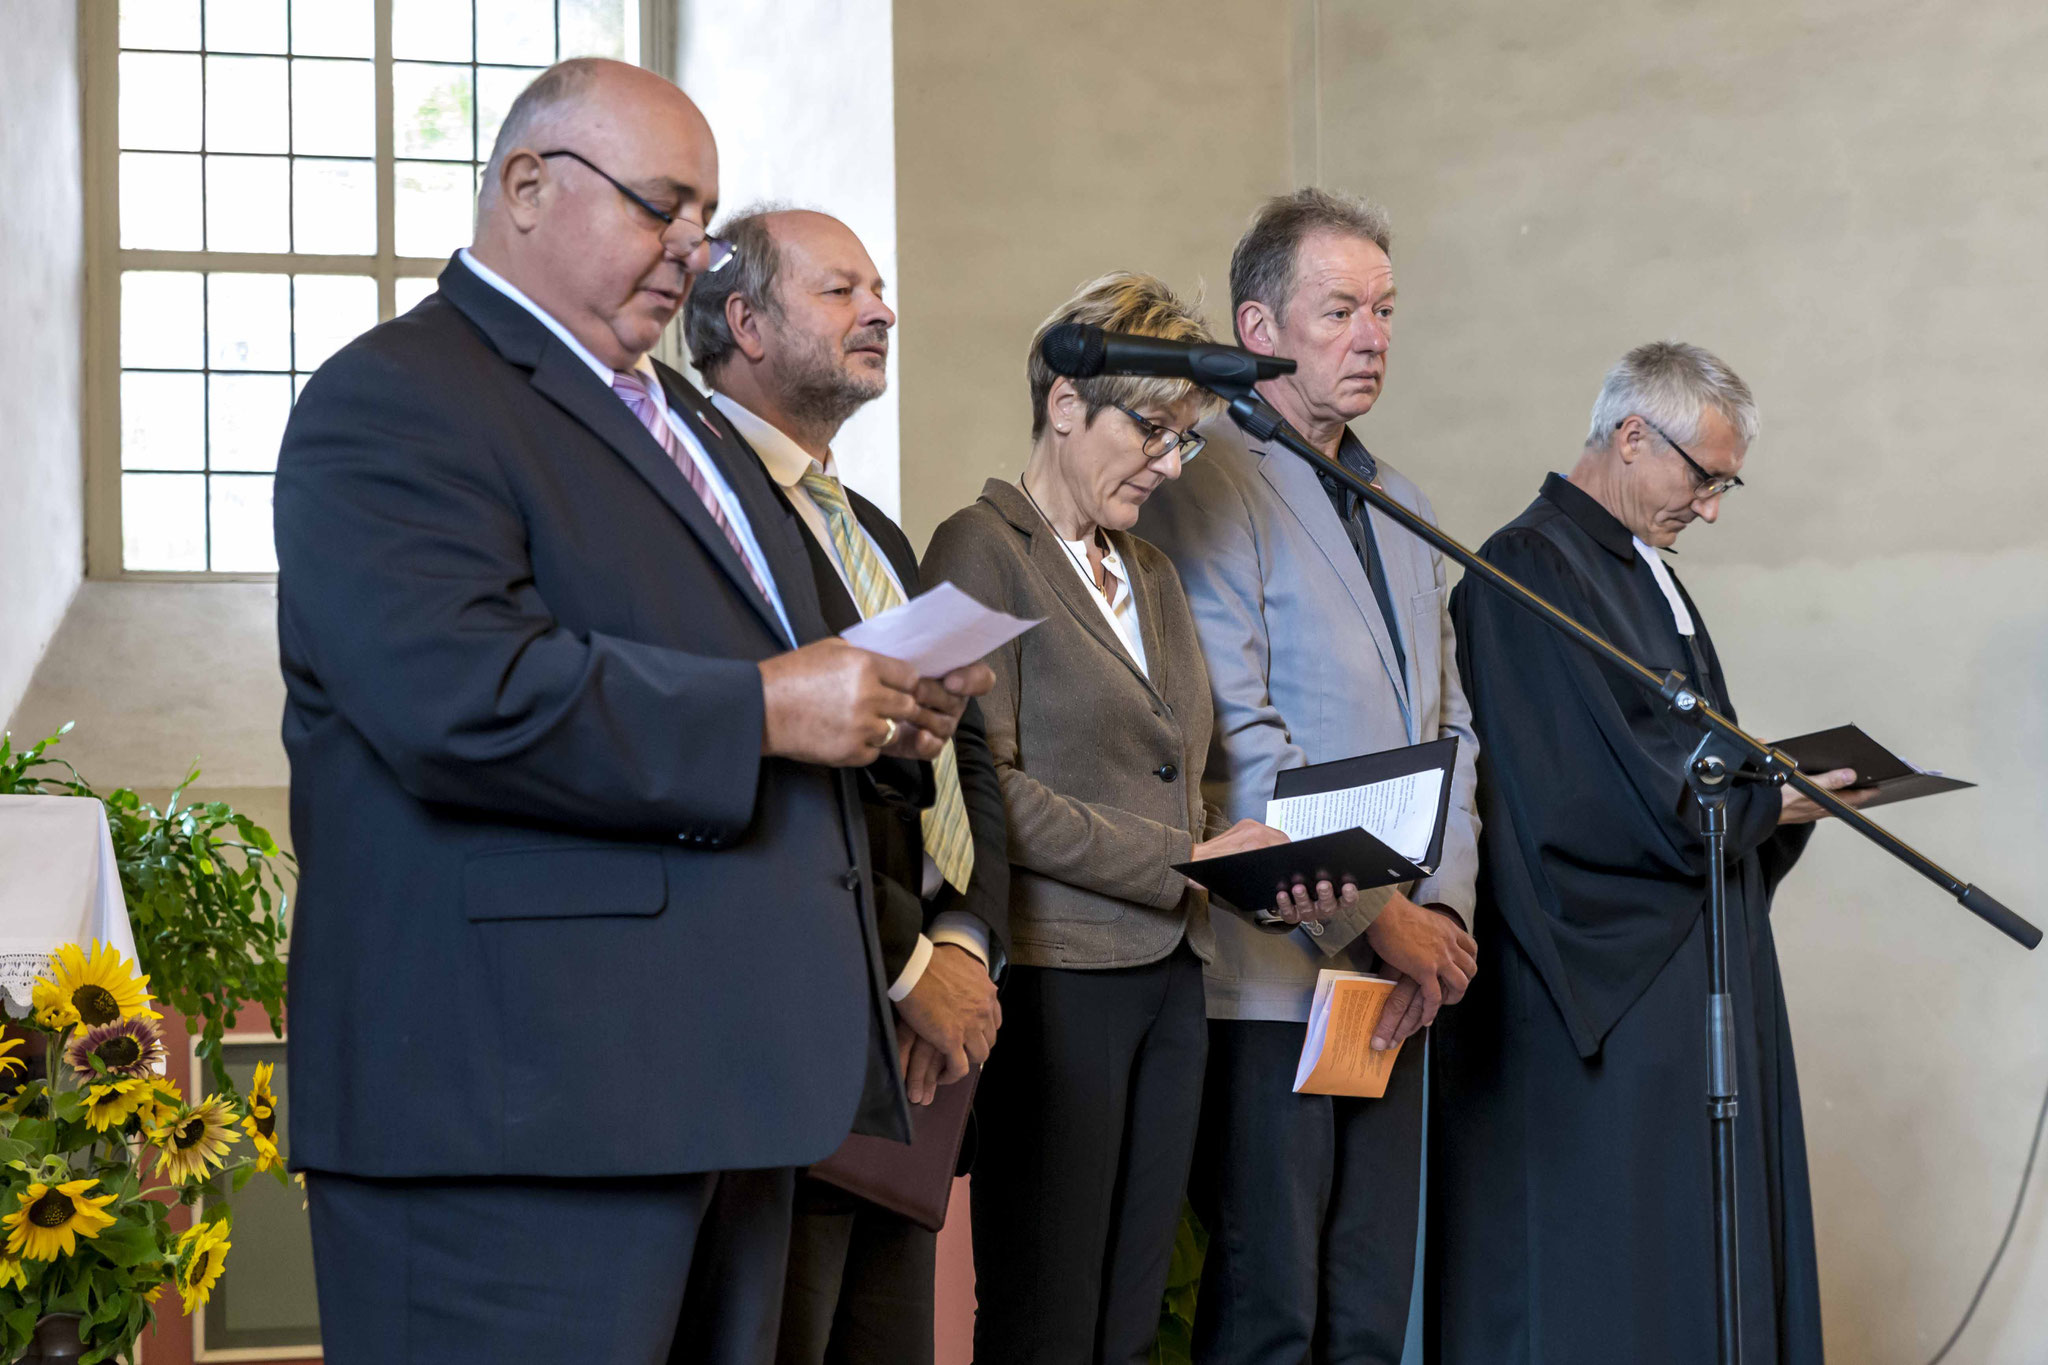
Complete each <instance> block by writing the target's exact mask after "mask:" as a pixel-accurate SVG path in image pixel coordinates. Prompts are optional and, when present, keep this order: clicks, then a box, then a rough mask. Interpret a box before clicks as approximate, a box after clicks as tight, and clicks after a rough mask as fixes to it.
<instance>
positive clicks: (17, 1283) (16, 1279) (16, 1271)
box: [0, 1256, 28, 1290]
mask: <svg viewBox="0 0 2048 1365" xmlns="http://www.w3.org/2000/svg"><path fill="white" fill-rule="evenodd" d="M9 1286H12V1287H13V1288H15V1289H22V1290H25V1289H27V1288H28V1269H27V1268H26V1267H25V1266H23V1265H22V1263H21V1258H20V1257H19V1256H0V1289H6V1288H8V1287H9Z"/></svg>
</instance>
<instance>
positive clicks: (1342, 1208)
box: [1189, 1019, 1424, 1365]
mask: <svg viewBox="0 0 2048 1365" xmlns="http://www.w3.org/2000/svg"><path fill="white" fill-rule="evenodd" d="M1301 1040H1302V1025H1300V1024H1291V1023H1279V1022H1267V1021H1263V1020H1234V1019H1217V1020H1213V1021H1211V1022H1210V1024H1209V1079H1208V1086H1207V1090H1206V1092H1205V1094H1204V1096H1203V1101H1202V1141H1201V1146H1200V1149H1199V1150H1198V1151H1197V1153H1196V1157H1195V1171H1194V1177H1193V1180H1192V1181H1191V1183H1190V1188H1189V1195H1190V1198H1191V1199H1192V1200H1193V1202H1194V1205H1195V1212H1196V1213H1197V1215H1198V1216H1199V1217H1200V1218H1201V1220H1202V1223H1203V1226H1205V1227H1206V1228H1207V1229H1208V1230H1209V1256H1208V1260H1207V1261H1206V1262H1205V1263H1204V1265H1203V1270H1202V1290H1201V1296H1200V1299H1199V1301H1198V1304H1197V1307H1196V1313H1195V1359H1196V1361H1198V1362H1200V1365H1282V1363H1283V1362H1284V1365H1301V1362H1303V1361H1308V1360H1313V1361H1316V1362H1317V1365H1354V1363H1355V1365H1366V1363H1367V1362H1370V1363H1371V1365H1400V1360H1401V1347H1402V1343H1403V1341H1404V1339H1405V1338H1406V1336H1407V1329H1408V1306H1409V1298H1410V1295H1411V1293H1412V1291H1413V1288H1414V1283H1415V1232H1416V1219H1417V1217H1418V1215H1419V1208H1420V1203H1421V1184H1422V1100H1423V1084H1424V1067H1423V1056H1424V1050H1423V1040H1422V1038H1420V1037H1416V1038H1411V1039H1409V1040H1408V1042H1407V1043H1406V1044H1405V1045H1404V1046H1403V1047H1402V1049H1401V1056H1400V1058H1399V1059H1398V1060H1397V1061H1396V1062H1395V1063H1394V1071H1393V1075H1392V1077H1391V1078H1390V1079H1389V1080H1388V1082H1387V1093H1386V1094H1385V1095H1384V1096H1382V1097H1381V1098H1379V1099H1376V1100H1353V1099H1338V1098H1334V1097H1332V1096H1328V1095H1297V1094H1295V1093H1294V1090H1293V1085H1294V1070H1295V1064H1296V1063H1297V1062H1298V1061H1299V1060H1300V1059H1301Z"/></svg>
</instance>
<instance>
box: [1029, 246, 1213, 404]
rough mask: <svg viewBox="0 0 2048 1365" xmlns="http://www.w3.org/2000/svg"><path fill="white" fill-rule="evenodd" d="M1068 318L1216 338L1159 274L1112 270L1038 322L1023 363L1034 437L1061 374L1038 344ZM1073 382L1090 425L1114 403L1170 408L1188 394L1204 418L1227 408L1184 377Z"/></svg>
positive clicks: (1108, 327)
mask: <svg viewBox="0 0 2048 1365" xmlns="http://www.w3.org/2000/svg"><path fill="white" fill-rule="evenodd" d="M1068 322H1079V323H1084V324H1086V325H1088V326H1090V327H1100V328H1102V329H1103V330H1104V331H1107V332H1130V333H1134V334H1135V335H1138V336H1147V337H1159V338H1161V339H1163V340H1166V341H1188V342H1213V341H1215V340H1216V338H1214V337H1213V336H1210V335H1209V329H1208V327H1207V326H1205V325H1204V324H1203V322H1202V315H1201V314H1200V313H1199V312H1197V311H1196V310H1195V309H1194V308H1192V307H1190V306H1189V305H1187V304H1185V303H1182V302H1181V301H1180V299H1179V297H1178V296H1176V295H1175V294H1174V292H1173V291H1172V290H1171V289H1168V288H1167V287H1166V284H1165V282H1164V281H1162V280H1160V279H1159V278H1157V277H1156V276H1152V275H1141V274H1138V273H1137V272H1136V271H1131V270H1113V271H1111V272H1110V273H1109V274H1107V275H1103V276H1101V277H1099V278H1097V279H1093V280H1090V281H1088V283H1086V284H1084V285H1082V286H1081V287H1080V289H1079V290H1077V291H1075V294H1074V297H1072V298H1070V299H1068V300H1067V301H1066V302H1065V303H1063V304H1061V305H1060V306H1059V307H1058V308H1056V309H1054V310H1053V314H1052V316H1051V317H1049V318H1047V319H1046V320H1045V321H1044V322H1041V323H1039V324H1038V330H1037V332H1035V333H1033V334H1032V337H1031V353H1030V354H1029V355H1028V356H1027V357H1026V358H1025V362H1024V363H1025V370H1026V372H1027V373H1028V374H1029V375H1030V377H1031V439H1032V440H1034V441H1035V440H1037V439H1038V438H1039V437H1040V436H1041V435H1043V434H1044V432H1045V418H1046V408H1045V404H1046V397H1047V395H1048V394H1050V393H1051V392H1052V385H1053V381H1054V380H1055V379H1058V378H1059V376H1058V375H1056V374H1054V373H1053V372H1052V367H1051V366H1050V365H1047V364H1046V363H1045V357H1044V356H1042V355H1040V354H1039V345H1040V343H1042V342H1043V341H1044V340H1045V334H1046V333H1047V332H1049V331H1051V330H1052V329H1053V328H1055V327H1058V326H1060V325H1061V324H1063V323H1068ZM1070 382H1071V383H1072V384H1073V386H1074V391H1075V392H1076V393H1078V394H1080V395H1081V401H1082V402H1084V403H1086V404H1087V405H1088V420H1089V421H1090V422H1091V423H1092V422H1093V421H1094V420H1095V418H1096V415H1097V414H1099V413H1100V412H1101V411H1102V410H1103V409H1104V408H1106V407H1110V406H1112V405H1113V404H1122V405H1123V406H1124V407H1127V408H1146V407H1160V408H1171V407H1177V406H1179V405H1180V404H1182V403H1185V402H1186V401H1187V400H1188V399H1189V398H1190V397H1197V396H1199V397H1200V398H1201V400H1202V407H1201V412H1200V417H1208V416H1209V415H1211V414H1212V413H1214V412H1216V411H1217V410H1218V409H1219V408H1221V407H1222V406H1223V400H1222V399H1220V398H1217V397H1216V396H1215V395H1214V394H1211V393H1209V392H1208V391H1207V390H1205V389H1199V388H1197V387H1195V385H1193V384H1192V383H1190V382H1188V381H1187V380H1185V379H1168V378H1163V377H1145V376H1140V375H1124V374H1104V375H1097V376H1095V377H1094V378H1092V379H1075V380H1072V381H1070ZM1198 420H1199V419H1198Z"/></svg>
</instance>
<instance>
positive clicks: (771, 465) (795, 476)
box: [711, 392, 839, 488]
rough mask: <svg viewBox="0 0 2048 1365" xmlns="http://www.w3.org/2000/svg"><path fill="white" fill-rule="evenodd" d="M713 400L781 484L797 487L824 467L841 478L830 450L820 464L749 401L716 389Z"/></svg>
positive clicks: (827, 472)
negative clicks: (761, 414) (812, 473)
mask: <svg viewBox="0 0 2048 1365" xmlns="http://www.w3.org/2000/svg"><path fill="white" fill-rule="evenodd" d="M711 403H712V406H713V407H716V408H717V409H718V410H719V411H720V412H722V413H724V414H725V416H726V420H727V421H729V422H731V423H732V424H733V426H734V428H736V429H737V430H738V431H739V434H740V435H741V436H743V437H745V438H746V442H747V444H748V445H750V446H752V447H753V448H754V453H755V454H756V455H759V456H760V457H761V463H762V464H764V465H766V466H767V467H768V477H769V478H771V479H773V480H775V482H776V483H778V484H780V485H782V487H784V488H795V487H796V486H797V485H798V484H800V483H802V482H803V479H804V475H806V474H808V473H810V472H811V471H812V470H813V469H822V470H824V472H825V473H826V474H828V475H830V476H831V477H832V478H835V479H836V478H838V477H839V472H838V468H837V464H836V462H835V461H834V460H833V458H832V452H831V451H829V450H828V451H826V452H825V462H824V463H823V464H822V465H821V464H819V463H818V461H817V460H815V459H813V458H812V456H811V453H810V452H809V451H807V450H805V449H804V448H803V447H802V446H800V445H798V444H797V443H796V442H795V441H793V440H791V439H790V437H789V435H788V433H786V432H784V431H783V430H782V428H781V427H778V426H776V425H775V424H774V423H773V422H770V421H768V420H767V419H766V418H764V417H762V416H760V415H759V414H758V413H756V412H755V411H754V410H753V409H752V408H749V407H748V406H747V405H746V404H744V403H741V402H739V401H737V400H736V399H733V398H729V397H727V396H726V395H725V394H722V393H717V392H713V393H712V395H711Z"/></svg>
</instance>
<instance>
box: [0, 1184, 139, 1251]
mask: <svg viewBox="0 0 2048 1365" xmlns="http://www.w3.org/2000/svg"><path fill="white" fill-rule="evenodd" d="M97 1184H99V1181H97V1180H71V1181H67V1182H65V1183H64V1184H62V1185H45V1184H43V1183H42V1182H41V1181H36V1182H35V1183H33V1184H31V1185H30V1186H29V1187H28V1188H27V1189H26V1190H23V1191H22V1192H21V1193H20V1194H18V1195H16V1196H15V1198H17V1199H19V1200H20V1201H21V1207H20V1208H19V1209H16V1210H15V1211H14V1212H13V1213H10V1214H7V1215H6V1216H4V1217H0V1224H5V1225H6V1227H7V1229H8V1233H7V1254H8V1255H10V1256H19V1257H21V1258H22V1259H23V1260H25V1261H54V1260H56V1259H57V1257H58V1256H59V1255H60V1254H61V1255H65V1256H69V1255H70V1254H71V1253H72V1252H73V1251H76V1250H77V1249H78V1243H77V1241H76V1240H75V1238H76V1237H97V1236H99V1235H100V1229H101V1228H106V1227H111V1226H113V1222H114V1215H112V1214H111V1213H103V1212H101V1210H102V1209H103V1208H105V1207H106V1206H107V1205H108V1204H111V1203H113V1202H114V1200H115V1198H116V1196H114V1195H111V1194H107V1195H101V1196H100V1197H99V1198H98V1199H88V1198H86V1197H85V1192H86V1191H87V1190H89V1189H91V1188H92V1187H93V1186H94V1185H97Z"/></svg>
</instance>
